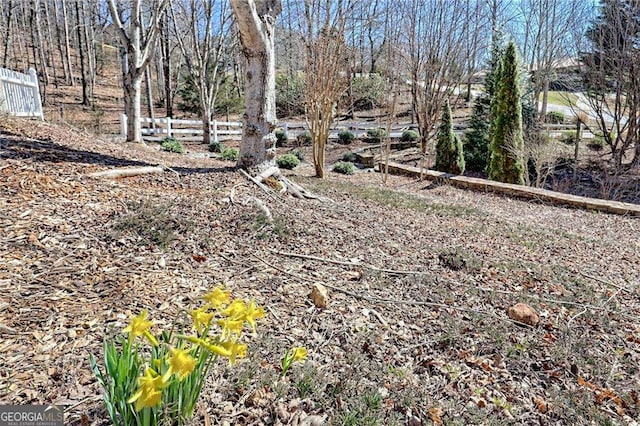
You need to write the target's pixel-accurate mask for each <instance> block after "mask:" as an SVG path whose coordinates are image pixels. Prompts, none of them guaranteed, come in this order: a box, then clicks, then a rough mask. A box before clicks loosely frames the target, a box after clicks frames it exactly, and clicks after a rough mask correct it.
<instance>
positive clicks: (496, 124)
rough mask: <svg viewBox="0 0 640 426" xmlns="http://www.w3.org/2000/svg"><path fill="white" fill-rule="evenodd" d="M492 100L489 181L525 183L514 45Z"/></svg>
mask: <svg viewBox="0 0 640 426" xmlns="http://www.w3.org/2000/svg"><path fill="white" fill-rule="evenodd" d="M497 76H498V79H497V84H496V87H495V90H496V93H495V96H494V97H493V99H492V100H491V116H492V120H491V123H490V126H489V141H490V143H489V154H490V158H489V164H488V166H487V174H488V175H489V179H492V180H496V181H499V182H506V183H515V184H519V185H522V184H523V183H524V171H525V166H524V159H523V157H522V151H523V144H524V143H523V136H522V104H521V96H520V88H519V85H518V58H517V54H516V46H515V44H514V43H513V41H512V42H510V43H509V45H508V46H507V50H506V51H505V54H504V56H503V58H502V60H501V62H500V66H499V67H498V73H497Z"/></svg>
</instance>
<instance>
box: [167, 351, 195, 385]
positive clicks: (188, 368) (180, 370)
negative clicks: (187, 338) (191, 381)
mask: <svg viewBox="0 0 640 426" xmlns="http://www.w3.org/2000/svg"><path fill="white" fill-rule="evenodd" d="M170 351H171V357H170V358H169V371H170V372H171V374H176V375H177V376H178V380H182V379H184V378H185V377H187V376H188V375H189V374H191V372H193V370H194V369H195V368H196V360H195V358H194V357H192V356H191V355H189V352H187V351H185V350H184V349H175V348H171V349H170Z"/></svg>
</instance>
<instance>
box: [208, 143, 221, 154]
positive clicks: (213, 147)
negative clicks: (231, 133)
mask: <svg viewBox="0 0 640 426" xmlns="http://www.w3.org/2000/svg"><path fill="white" fill-rule="evenodd" d="M223 150H224V145H222V142H220V141H213V142H211V143H210V144H209V151H210V152H222V151H223Z"/></svg>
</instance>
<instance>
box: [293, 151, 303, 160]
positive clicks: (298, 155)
mask: <svg viewBox="0 0 640 426" xmlns="http://www.w3.org/2000/svg"><path fill="white" fill-rule="evenodd" d="M291 153H292V154H293V155H295V156H296V157H298V160H300V161H304V151H303V150H301V149H299V148H296V149H294V150H293V151H291Z"/></svg>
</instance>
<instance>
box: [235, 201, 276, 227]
mask: <svg viewBox="0 0 640 426" xmlns="http://www.w3.org/2000/svg"><path fill="white" fill-rule="evenodd" d="M248 204H253V205H254V206H256V207H257V208H258V209H259V210H260V211H262V213H264V216H265V218H266V219H267V222H269V224H272V223H273V216H272V215H271V211H270V210H269V208H268V207H267V206H266V205H265V204H264V203H263V202H262V200H261V199H260V198H257V197H247V198H246V199H245V200H244V201H243V202H242V205H243V206H246V205H248Z"/></svg>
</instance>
